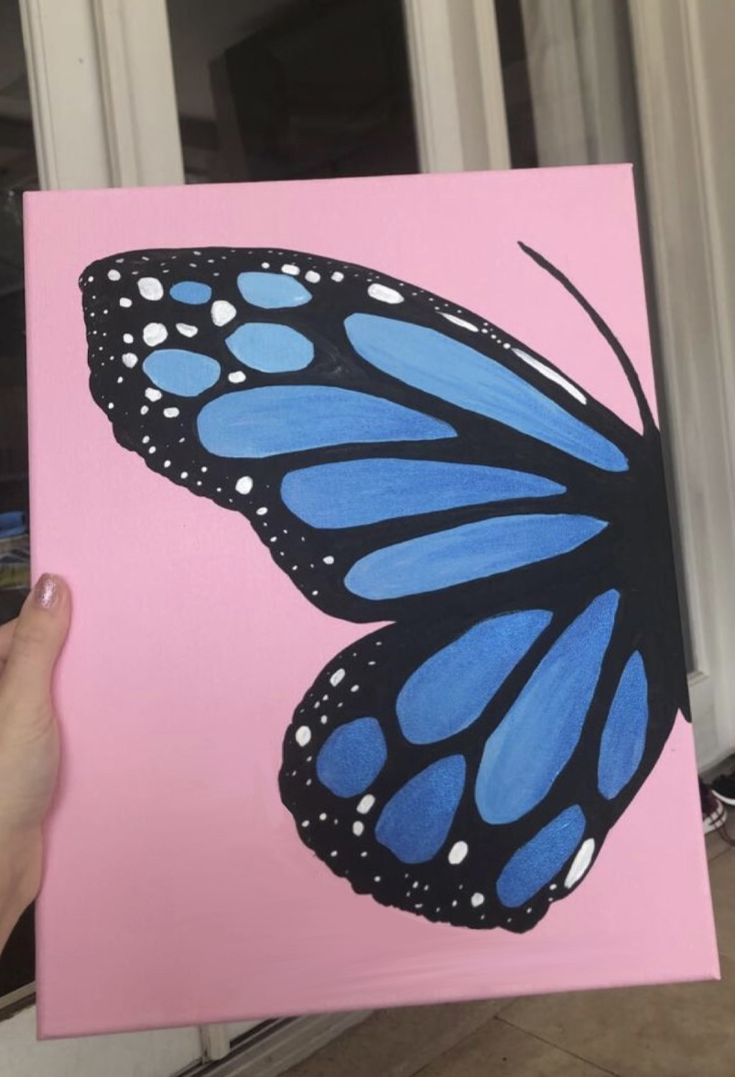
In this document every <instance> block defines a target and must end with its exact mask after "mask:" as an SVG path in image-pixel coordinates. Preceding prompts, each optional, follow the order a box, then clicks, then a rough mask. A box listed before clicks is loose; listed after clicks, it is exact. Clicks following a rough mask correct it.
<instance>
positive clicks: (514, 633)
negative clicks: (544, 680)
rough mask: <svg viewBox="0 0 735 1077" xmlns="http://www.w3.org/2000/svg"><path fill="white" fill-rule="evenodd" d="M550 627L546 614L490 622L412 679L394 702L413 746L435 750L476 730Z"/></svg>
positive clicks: (430, 661) (515, 615) (444, 651)
mask: <svg viewBox="0 0 735 1077" xmlns="http://www.w3.org/2000/svg"><path fill="white" fill-rule="evenodd" d="M550 621H551V614H550V613H549V612H548V611H547V610H526V611H524V612H523V613H509V614H506V615H505V616H501V617H490V618H488V620H486V621H481V622H480V624H478V625H474V626H473V627H472V628H470V629H468V631H467V632H465V633H463V634H462V635H461V636H460V637H459V639H456V640H454V641H453V642H452V643H449V644H447V646H446V647H443V648H442V649H441V650H440V651H438V652H437V653H436V654H433V655H432V656H431V658H428V659H427V660H426V661H425V662H423V663H422V664H421V665H420V666H419V668H418V669H417V670H416V671H415V673H412V674H411V676H410V677H409V678H408V680H407V681H406V683H405V684H404V685H403V687H402V688H401V690H400V692H399V694H398V698H397V700H396V714H397V716H398V722H399V724H400V727H401V730H402V732H403V735H404V737H405V738H406V740H409V741H411V743H412V744H433V743H435V742H436V741H439V740H444V739H446V737H451V736H452V735H453V734H455V733H458V732H460V730H462V729H466V728H467V726H469V725H472V723H473V722H475V721H476V720H477V719H478V718H479V717H480V715H481V714H482V712H483V710H484V709H485V707H486V706H487V705H488V703H489V702H490V700H491V699H492V698H493V696H494V695H495V693H496V692H497V690H498V688H499V687H500V686H501V684H502V683H503V682H504V681H505V679H506V677H507V676H508V674H509V673H510V672H511V670H512V669H514V667H515V666H516V665H517V664H518V662H519V661H520V659H521V658H522V657H523V656H524V655H525V654H526V653H527V651H528V649H529V647H531V646H532V645H533V644H534V643H535V642H536V640H537V639H538V637H539V636H540V634H541V633H542V632H543V630H544V629H545V628H546V627H547V625H548V624H549V622H550Z"/></svg>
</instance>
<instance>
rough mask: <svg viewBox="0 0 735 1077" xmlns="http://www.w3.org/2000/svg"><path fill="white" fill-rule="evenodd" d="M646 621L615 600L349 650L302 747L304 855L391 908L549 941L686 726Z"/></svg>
mask: <svg viewBox="0 0 735 1077" xmlns="http://www.w3.org/2000/svg"><path fill="white" fill-rule="evenodd" d="M631 612H632V611H630V610H626V608H625V600H624V599H622V598H621V596H620V595H619V594H618V593H617V592H615V591H608V592H604V593H602V594H599V595H596V596H595V597H594V598H592V600H591V601H590V602H589V603H588V604H587V605H586V606H585V607H584V608H583V609H581V610H580V609H578V608H577V609H572V608H571V607H565V608H563V609H562V610H560V611H557V612H556V614H552V613H551V612H550V611H548V610H542V609H521V610H516V611H513V612H509V613H506V614H503V615H500V616H494V617H490V618H486V619H484V620H482V621H474V622H467V621H466V620H465V621H462V620H461V619H456V618H448V619H446V620H444V621H442V622H440V623H437V624H435V625H429V626H426V627H423V626H422V627H421V628H420V629H419V628H418V626H416V625H413V624H411V623H404V624H399V625H392V626H389V627H387V628H383V629H380V630H378V631H377V632H374V633H372V634H371V635H369V636H367V637H365V638H364V639H362V640H360V641H358V642H357V643H355V644H354V645H352V646H351V647H349V648H346V649H345V650H344V651H343V652H342V653H341V654H340V655H338V656H337V657H336V658H335V659H334V660H333V661H332V662H330V663H329V665H328V666H327V667H326V668H325V669H324V670H323V671H322V673H321V674H320V676H319V677H318V678H317V680H316V681H315V683H314V685H313V687H312V689H311V690H310V691H309V692H307V694H306V695H305V697H304V699H303V700H302V702H301V704H300V706H299V707H298V708H297V710H296V712H295V714H294V718H293V722H292V725H291V727H290V729H289V730H288V732H287V734H286V738H285V743H284V762H283V767H282V770H281V775H280V785H281V795H282V798H283V800H284V803H285V804H286V806H287V807H288V808H289V810H290V811H291V812H292V814H293V816H294V822H295V824H296V827H297V830H298V833H299V836H300V838H301V840H302V841H303V842H304V843H305V844H306V845H307V846H308V847H309V848H311V849H312V850H313V851H314V852H315V853H316V854H317V855H318V856H319V857H320V858H321V859H322V860H323V861H324V863H325V864H326V865H327V866H328V867H329V868H330V870H331V871H333V872H334V873H335V874H337V875H340V876H344V877H346V878H347V879H348V880H349V882H350V884H351V885H352V886H353V888H354V889H355V890H356V891H357V892H358V893H370V894H372V895H373V897H375V898H376V899H377V900H378V901H380V902H381V903H383V904H386V905H392V906H397V907H398V908H401V909H404V910H406V911H408V912H413V913H415V914H418V915H422V916H424V917H426V918H428V919H430V920H436V921H443V922H448V923H450V924H454V925H458V926H465V927H475V928H485V927H494V926H502V927H504V928H507V929H508V930H513V931H526V930H528V929H529V928H531V927H533V926H534V925H535V924H536V923H537V922H538V921H539V920H540V919H541V917H543V916H544V915H545V913H546V912H547V910H548V908H549V906H550V905H551V904H552V903H553V902H554V901H556V900H559V899H561V898H563V897H565V896H566V895H567V894H568V893H570V892H571V891H572V890H573V889H574V888H575V886H576V885H577V884H578V883H579V882H580V881H581V879H582V877H583V876H584V875H585V874H586V872H587V870H588V869H589V867H590V865H591V863H592V861H593V859H594V858H595V857H596V856H597V854H598V852H599V850H600V847H601V846H602V844H603V842H604V839H605V837H606V834H607V832H608V830H609V828H610V826H611V825H612V824H613V823H614V822H615V821H616V820H617V818H618V817H619V816H620V814H621V813H622V811H623V810H624V808H625V807H627V805H628V804H629V803H630V800H631V799H632V797H633V795H634V794H635V792H636V791H637V790H638V789H639V788H640V786H641V784H642V782H643V781H644V780H645V778H646V777H647V775H648V773H649V772H650V769H651V766H652V765H653V763H654V762H655V760H656V759H657V757H658V754H659V753H660V750H661V746H662V744H663V743H664V741H665V739H666V737H667V736H668V733H669V730H670V726H671V722H672V721H673V714H674V711H673V710H672V708H671V706H670V704H669V703H667V702H665V701H663V700H657V699H656V698H655V695H654V693H653V692H652V691H651V688H650V685H649V675H648V670H647V667H646V658H645V657H644V655H643V654H642V653H641V651H640V649H639V648H637V647H636V645H635V644H636V633H635V630H634V623H633V622H634V619H633V618H632V617H631Z"/></svg>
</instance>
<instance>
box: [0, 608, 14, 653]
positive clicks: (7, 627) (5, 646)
mask: <svg viewBox="0 0 735 1077" xmlns="http://www.w3.org/2000/svg"><path fill="white" fill-rule="evenodd" d="M17 623H18V618H17V617H16V618H15V619H14V620H12V621H6V623H5V624H4V625H0V663H4V662H5V659H6V658H7V657H8V654H9V653H10V644H11V643H12V642H13V633H14V632H15V626H16V625H17Z"/></svg>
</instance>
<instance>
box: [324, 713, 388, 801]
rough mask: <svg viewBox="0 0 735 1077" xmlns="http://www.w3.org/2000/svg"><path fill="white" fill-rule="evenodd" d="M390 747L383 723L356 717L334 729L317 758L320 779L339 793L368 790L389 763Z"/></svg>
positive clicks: (338, 794) (347, 795)
mask: <svg viewBox="0 0 735 1077" xmlns="http://www.w3.org/2000/svg"><path fill="white" fill-rule="evenodd" d="M387 756H388V751H387V748H386V744H385V737H384V736H383V731H382V729H381V728H380V723H379V722H377V721H376V720H375V718H356V719H355V720H354V721H352V722H349V723H348V724H347V725H343V726H340V727H339V729H335V730H334V732H333V733H330V735H329V737H328V738H327V740H326V741H325V742H324V745H323V746H322V749H321V751H320V752H319V755H318V756H317V761H316V773H317V777H318V778H319V781H320V782H321V783H322V785H324V786H326V787H327V789H329V790H331V792H333V793H334V794H335V796H338V797H354V796H357V794H358V793H362V792H364V790H365V789H367V788H368V786H369V785H370V783H371V782H373V781H374V780H375V778H377V776H378V774H380V772H381V770H382V769H383V767H384V765H385V761H386V759H387Z"/></svg>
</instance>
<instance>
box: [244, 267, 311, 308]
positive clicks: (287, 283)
mask: <svg viewBox="0 0 735 1077" xmlns="http://www.w3.org/2000/svg"><path fill="white" fill-rule="evenodd" d="M237 287H238V288H239V290H240V295H241V296H242V297H243V299H246V300H247V301H248V303H251V304H252V305H253V306H254V307H263V308H265V309H266V310H279V309H282V308H284V307H285V308H288V307H302V306H303V305H304V303H308V302H309V300H310V299H311V292H310V291H309V289H308V288H305V287H304V285H303V284H302V283H301V281H298V280H295V279H294V277H290V276H287V275H285V274H284V273H259V272H250V273H240V275H239V276H238V278H237Z"/></svg>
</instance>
